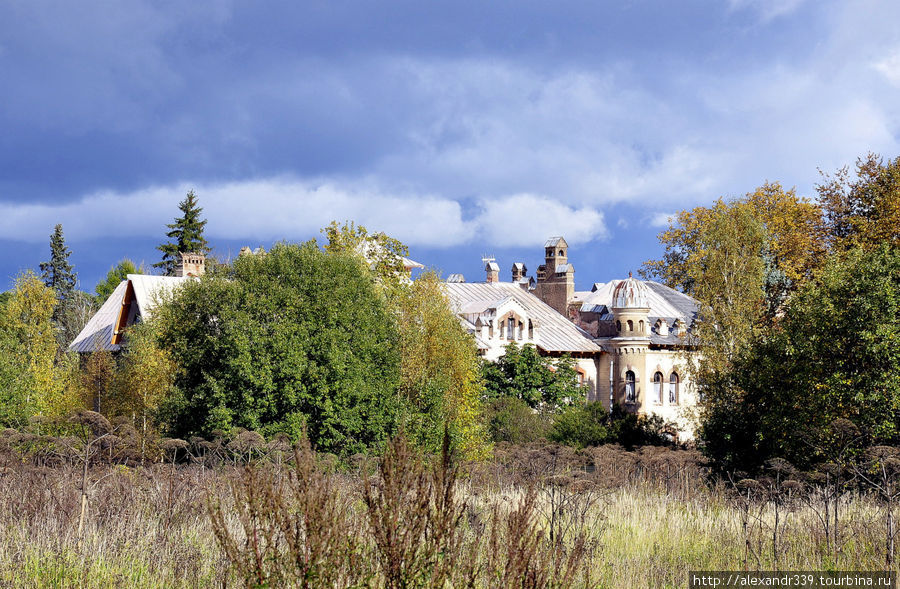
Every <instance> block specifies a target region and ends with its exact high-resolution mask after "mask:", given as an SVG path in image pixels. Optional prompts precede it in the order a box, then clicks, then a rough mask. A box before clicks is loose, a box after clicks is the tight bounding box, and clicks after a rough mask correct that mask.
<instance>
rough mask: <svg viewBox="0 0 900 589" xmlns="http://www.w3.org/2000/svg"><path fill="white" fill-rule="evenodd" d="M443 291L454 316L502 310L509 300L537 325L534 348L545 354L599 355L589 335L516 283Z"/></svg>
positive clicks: (451, 287)
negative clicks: (494, 307)
mask: <svg viewBox="0 0 900 589" xmlns="http://www.w3.org/2000/svg"><path fill="white" fill-rule="evenodd" d="M444 290H445V292H446V293H447V298H449V299H450V305H451V306H452V307H453V309H454V311H456V312H457V313H477V312H479V311H480V310H485V309H487V308H488V305H500V306H502V304H503V302H504V300H505V299H512V300H513V301H514V302H515V303H516V304H517V305H518V306H520V307H521V308H522V309H524V311H525V313H526V315H527V316H528V318H529V319H531V320H532V321H534V322H535V323H536V324H537V325H538V329H537V330H536V333H535V344H536V345H537V347H538V348H540V349H542V350H544V351H546V352H552V353H566V352H568V353H573V352H588V353H592V352H600V351H602V350H601V348H600V346H598V345H597V344H595V343H594V342H593V341H591V336H590V334H588V333H587V332H586V331H584V330H582V329H580V328H579V327H577V326H576V325H575V324H574V323H572V322H571V321H569V320H568V319H566V318H565V317H563V316H562V315H560V314H559V313H558V312H557V311H556V310H555V309H554V308H553V307H551V306H549V305H547V304H546V303H544V302H543V301H542V300H540V299H539V298H537V297H536V296H534V295H533V294H531V293H530V292H528V291H526V290H525V289H523V288H522V287H521V286H519V285H518V284H516V283H513V282H463V283H459V282H457V283H444ZM479 308H480V309H479Z"/></svg>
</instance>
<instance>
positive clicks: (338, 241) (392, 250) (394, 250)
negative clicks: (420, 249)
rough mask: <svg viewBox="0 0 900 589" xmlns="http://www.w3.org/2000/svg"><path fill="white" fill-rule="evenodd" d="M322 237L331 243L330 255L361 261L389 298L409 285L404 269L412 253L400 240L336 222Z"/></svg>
mask: <svg viewBox="0 0 900 589" xmlns="http://www.w3.org/2000/svg"><path fill="white" fill-rule="evenodd" d="M322 234H323V235H325V237H326V238H327V239H328V243H327V244H325V251H326V252H328V253H347V254H352V255H354V256H356V257H358V259H359V260H361V261H362V262H363V263H364V264H365V265H366V267H367V268H368V269H369V270H370V271H371V273H372V275H373V276H374V278H375V280H376V281H377V283H378V284H379V285H380V286H382V287H383V288H384V293H385V294H386V295H387V296H391V295H394V294H398V293H400V292H401V291H402V290H403V288H404V287H405V286H406V284H407V282H408V281H409V273H408V272H407V271H406V268H405V267H404V265H403V262H404V258H405V257H406V256H408V255H409V249H408V248H407V247H406V246H405V245H404V244H403V243H402V242H400V241H399V240H397V239H394V238H393V237H390V236H388V235H387V234H385V233H381V232H378V233H371V234H370V233H369V231H368V230H367V229H366V228H365V227H363V226H362V225H357V224H356V223H353V222H352V221H345V222H344V224H343V225H338V223H337V221H332V222H331V224H330V225H328V227H325V228H324V229H322Z"/></svg>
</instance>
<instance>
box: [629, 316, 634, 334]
mask: <svg viewBox="0 0 900 589" xmlns="http://www.w3.org/2000/svg"><path fill="white" fill-rule="evenodd" d="M628 331H629V332H632V331H634V321H632V320H631V319H629V320H628Z"/></svg>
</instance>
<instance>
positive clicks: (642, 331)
mask: <svg viewBox="0 0 900 589" xmlns="http://www.w3.org/2000/svg"><path fill="white" fill-rule="evenodd" d="M638 325H640V330H641V334H643V333H644V322H643V321H641V322H640V323H639V324H638Z"/></svg>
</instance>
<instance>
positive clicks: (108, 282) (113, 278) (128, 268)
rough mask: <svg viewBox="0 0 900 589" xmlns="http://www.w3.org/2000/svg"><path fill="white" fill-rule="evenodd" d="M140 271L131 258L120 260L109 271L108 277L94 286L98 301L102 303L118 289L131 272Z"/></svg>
mask: <svg viewBox="0 0 900 589" xmlns="http://www.w3.org/2000/svg"><path fill="white" fill-rule="evenodd" d="M139 272H140V271H139V270H138V268H137V266H135V265H134V262H132V261H131V260H129V259H127V258H126V259H124V260H121V261H119V263H118V264H116V265H115V266H113V267H112V268H110V269H109V272H107V273H106V278H104V279H103V280H101V281H100V282H98V283H97V286H95V287H94V292H95V293H96V295H97V301H98V302H99V303H101V304H102V303H103V302H104V301H105V300H106V299H108V298H109V295H111V294H112V293H113V291H114V290H116V287H117V286H119V283H121V282H122V281H123V280H125V279H126V278H128V275H129V274H137V273H139Z"/></svg>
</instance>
